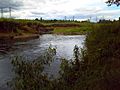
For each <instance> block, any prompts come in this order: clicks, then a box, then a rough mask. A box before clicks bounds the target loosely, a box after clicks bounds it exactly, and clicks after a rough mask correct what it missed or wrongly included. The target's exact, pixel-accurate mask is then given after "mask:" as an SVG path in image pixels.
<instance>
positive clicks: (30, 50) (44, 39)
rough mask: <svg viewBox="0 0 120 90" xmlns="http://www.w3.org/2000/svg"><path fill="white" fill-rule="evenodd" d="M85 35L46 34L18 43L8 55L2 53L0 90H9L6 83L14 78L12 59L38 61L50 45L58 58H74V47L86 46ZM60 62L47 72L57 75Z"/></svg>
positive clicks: (46, 69) (0, 54)
mask: <svg viewBox="0 0 120 90" xmlns="http://www.w3.org/2000/svg"><path fill="white" fill-rule="evenodd" d="M84 40H85V35H67V36H64V35H52V34H45V35H42V36H40V38H38V39H34V40H30V41H27V42H17V43H15V44H14V45H13V46H12V50H10V51H8V52H7V53H6V54H2V53H0V90H8V88H7V87H6V82H8V81H9V80H11V78H12V77H13V72H12V65H11V57H14V56H16V55H20V56H25V57H27V58H28V59H29V60H32V59H36V58H37V57H39V56H40V54H41V53H42V52H44V50H45V49H47V48H48V47H49V46H50V45H51V46H52V47H54V48H56V49H57V54H56V57H57V58H66V59H71V58H73V49H74V46H75V45H77V46H78V47H80V48H82V47H83V45H84ZM59 65H60V60H59V59H57V60H55V61H54V62H53V63H52V64H51V67H46V68H45V72H47V73H48V74H54V75H57V73H58V70H59Z"/></svg>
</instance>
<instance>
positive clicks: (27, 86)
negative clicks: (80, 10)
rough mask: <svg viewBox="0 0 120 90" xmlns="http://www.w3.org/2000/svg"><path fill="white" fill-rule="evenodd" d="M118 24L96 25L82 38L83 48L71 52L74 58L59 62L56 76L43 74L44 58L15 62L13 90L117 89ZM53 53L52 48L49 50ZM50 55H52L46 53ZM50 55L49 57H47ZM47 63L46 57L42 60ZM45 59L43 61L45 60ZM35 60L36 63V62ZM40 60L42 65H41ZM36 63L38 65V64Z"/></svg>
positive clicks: (119, 71)
mask: <svg viewBox="0 0 120 90" xmlns="http://www.w3.org/2000/svg"><path fill="white" fill-rule="evenodd" d="M119 27H120V22H112V23H106V24H105V23H104V24H102V23H100V24H96V25H94V26H93V27H92V28H93V30H92V31H91V32H89V33H88V34H87V36H86V41H85V47H84V48H83V49H81V50H79V48H78V47H77V46H75V49H74V59H73V60H72V61H70V62H69V61H68V60H66V59H62V60H61V61H62V62H61V71H60V77H58V78H57V79H54V78H52V79H50V78H49V77H48V76H46V75H45V74H43V70H44V65H45V64H47V63H45V62H43V61H44V59H42V58H41V59H40V60H37V61H33V62H26V61H24V60H19V59H16V60H14V62H13V65H14V68H15V73H16V77H15V79H14V80H15V81H14V80H13V84H12V85H11V86H12V88H13V89H14V90H120V83H119V82H120V28H119ZM50 51H55V49H50ZM50 53H52V52H50ZM50 56H52V55H50ZM46 60H47V61H49V60H50V58H49V57H47V58H46ZM46 60H45V61H46ZM38 61H39V62H38ZM41 61H42V63H41ZM39 63H40V64H39Z"/></svg>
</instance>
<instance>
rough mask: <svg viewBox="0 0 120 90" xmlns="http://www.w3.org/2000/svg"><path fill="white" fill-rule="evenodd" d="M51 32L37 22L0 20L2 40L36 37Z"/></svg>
mask: <svg viewBox="0 0 120 90" xmlns="http://www.w3.org/2000/svg"><path fill="white" fill-rule="evenodd" d="M51 30H52V29H48V28H47V27H45V26H44V25H43V24H41V23H40V22H38V21H35V20H22V19H5V18H2V19H0V38H18V37H19V39H20V38H25V37H26V36H27V37H29V36H30V37H32V36H33V37H34V36H35V35H39V34H42V33H44V32H49V31H51Z"/></svg>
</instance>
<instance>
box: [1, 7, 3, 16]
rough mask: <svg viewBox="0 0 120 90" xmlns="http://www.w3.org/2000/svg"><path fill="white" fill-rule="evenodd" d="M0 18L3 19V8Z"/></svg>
mask: <svg viewBox="0 0 120 90" xmlns="http://www.w3.org/2000/svg"><path fill="white" fill-rule="evenodd" d="M1 18H3V8H1Z"/></svg>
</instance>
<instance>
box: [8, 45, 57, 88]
mask: <svg viewBox="0 0 120 90" xmlns="http://www.w3.org/2000/svg"><path fill="white" fill-rule="evenodd" d="M46 52H47V53H45V54H44V55H43V56H40V58H38V59H36V60H33V61H28V60H25V59H24V58H23V57H18V56H17V57H15V58H14V59H13V60H12V62H11V63H12V65H13V70H14V72H15V78H14V79H13V80H12V81H11V82H9V83H8V85H9V86H10V87H11V88H12V90H39V89H40V90H49V88H50V87H51V85H52V83H51V81H50V80H49V78H48V77H47V75H46V74H45V73H43V70H44V66H45V65H48V64H50V62H52V60H53V57H54V55H55V54H56V51H55V49H54V48H51V47H49V49H47V51H46Z"/></svg>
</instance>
